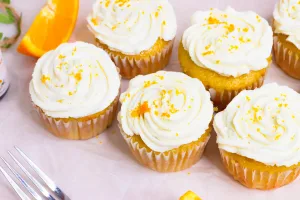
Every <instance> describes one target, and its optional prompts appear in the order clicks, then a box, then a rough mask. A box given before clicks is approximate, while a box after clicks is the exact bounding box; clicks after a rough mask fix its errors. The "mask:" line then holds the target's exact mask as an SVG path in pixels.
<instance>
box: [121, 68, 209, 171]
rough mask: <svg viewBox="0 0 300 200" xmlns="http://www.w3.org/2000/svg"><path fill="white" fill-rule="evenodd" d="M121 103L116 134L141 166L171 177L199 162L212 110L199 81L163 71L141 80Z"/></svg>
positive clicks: (139, 79)
mask: <svg viewBox="0 0 300 200" xmlns="http://www.w3.org/2000/svg"><path fill="white" fill-rule="evenodd" d="M120 101H121V103H122V106H121V111H120V112H119V115H118V121H119V128H120V131H121V133H122V135H123V137H124V139H125V141H126V142H127V144H128V146H129V148H130V150H131V152H132V153H133V155H134V157H135V158H136V159H137V160H138V161H139V162H140V163H141V164H142V165H144V166H146V167H148V168H150V169H153V170H155V171H159V172H175V171H180V170H184V169H186V168H189V167H191V166H192V165H193V164H195V163H196V162H197V161H198V160H199V159H200V157H201V156H202V153H203V151H204V149H205V146H206V144H207V142H208V140H209V138H210V131H211V125H210V124H211V121H212V117H213V104H212V102H211V101H210V95H209V92H207V91H206V90H205V87H204V86H203V84H202V83H201V82H200V81H199V80H198V79H194V78H190V77H188V76H187V75H185V74H183V73H179V72H165V71H159V72H157V73H153V74H149V75H146V76H142V75H140V76H137V77H135V78H134V79H132V80H131V81H130V82H129V88H128V90H127V91H126V92H124V93H123V94H122V95H121V98H120Z"/></svg>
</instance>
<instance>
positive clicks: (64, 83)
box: [30, 42, 121, 140]
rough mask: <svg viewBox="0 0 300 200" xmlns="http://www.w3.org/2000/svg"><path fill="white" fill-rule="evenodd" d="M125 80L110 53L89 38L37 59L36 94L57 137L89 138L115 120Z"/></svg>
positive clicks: (42, 113)
mask: <svg viewBox="0 0 300 200" xmlns="http://www.w3.org/2000/svg"><path fill="white" fill-rule="evenodd" d="M120 84H121V82H120V75H119V73H118V69H117V68H116V66H115V65H114V63H113V62H112V61H111V60H110V57H109V56H108V54H107V53H106V52H105V51H103V50H102V49H100V48H97V47H96V46H94V45H92V44H88V43H84V42H75V43H65V44H62V45H60V46H59V47H58V48H57V49H55V50H52V51H49V52H48V53H46V54H45V55H43V56H42V57H41V58H40V59H39V60H38V61H37V63H36V66H35V68H34V71H33V74H32V80H31V82H30V95H31V99H32V102H33V105H34V107H35V108H36V110H37V112H38V113H39V116H40V117H41V120H42V122H43V124H44V125H45V127H46V128H47V129H48V130H49V131H50V132H51V133H53V134H54V135H55V136H58V137H61V138H65V139H73V140H78V139H89V138H92V137H95V136H96V135H98V134H100V133H101V132H102V131H103V130H105V129H106V128H107V127H108V126H110V125H111V123H112V121H113V119H114V118H115V116H116V112H117V109H118V100H119V91H120Z"/></svg>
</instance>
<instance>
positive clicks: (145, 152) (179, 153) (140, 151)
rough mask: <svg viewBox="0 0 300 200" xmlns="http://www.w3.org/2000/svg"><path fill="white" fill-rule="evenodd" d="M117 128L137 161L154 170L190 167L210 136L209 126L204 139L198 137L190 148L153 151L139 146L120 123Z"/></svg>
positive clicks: (200, 154) (174, 170)
mask: <svg viewBox="0 0 300 200" xmlns="http://www.w3.org/2000/svg"><path fill="white" fill-rule="evenodd" d="M119 128H120V132H121V134H122V136H123V137H124V139H125V141H126V143H127V144H128V146H129V148H130V150H131V153H132V154H133V155H134V157H135V158H136V159H137V160H138V162H139V163H140V164H142V165H144V166H146V167H148V168H150V169H152V170H154V171H158V172H177V171H181V170H184V169H187V168H190V167H191V166H192V165H194V164H195V163H196V162H198V161H199V160H200V158H201V157H202V154H203V152H204V149H205V147H206V144H207V142H208V140H209V138H210V131H211V127H210V128H208V129H207V130H206V132H205V133H208V135H206V134H203V136H204V137H205V138H203V139H204V140H201V139H202V138H201V139H199V140H198V141H197V142H194V144H193V145H191V147H192V148H180V147H179V148H177V149H175V150H170V151H168V152H163V153H161V152H155V151H152V150H151V149H149V148H148V149H147V148H146V147H141V145H140V143H139V142H138V141H134V140H133V139H132V137H131V136H128V135H127V134H126V133H124V131H123V129H122V126H121V124H120V123H119ZM200 140H201V141H200Z"/></svg>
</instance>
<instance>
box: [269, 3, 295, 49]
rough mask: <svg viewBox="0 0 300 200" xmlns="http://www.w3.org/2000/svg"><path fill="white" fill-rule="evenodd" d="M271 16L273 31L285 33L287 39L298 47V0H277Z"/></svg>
mask: <svg viewBox="0 0 300 200" xmlns="http://www.w3.org/2000/svg"><path fill="white" fill-rule="evenodd" d="M273 17H274V28H275V31H274V32H275V33H281V34H285V35H287V36H288V38H287V40H288V41H290V42H291V43H293V44H294V45H295V46H296V47H297V48H298V49H300V1H299V0H279V1H278V3H277V4H276V6H275V10H274V12H273Z"/></svg>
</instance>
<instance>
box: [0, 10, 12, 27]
mask: <svg viewBox="0 0 300 200" xmlns="http://www.w3.org/2000/svg"><path fill="white" fill-rule="evenodd" d="M6 12H7V14H6V13H0V23H2V24H12V23H15V17H14V16H13V14H12V12H11V10H10V9H9V8H6Z"/></svg>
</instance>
